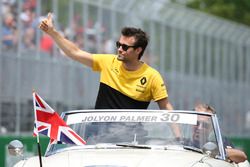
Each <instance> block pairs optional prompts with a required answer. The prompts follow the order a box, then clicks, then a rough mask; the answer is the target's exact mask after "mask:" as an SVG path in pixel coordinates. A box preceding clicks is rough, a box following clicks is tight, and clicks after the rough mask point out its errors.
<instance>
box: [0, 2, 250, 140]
mask: <svg viewBox="0 0 250 167" xmlns="http://www.w3.org/2000/svg"><path fill="white" fill-rule="evenodd" d="M11 2H12V1H10V2H7V3H3V1H2V0H0V4H1V6H3V5H5V7H6V6H7V8H8V6H11V5H12V4H11ZM13 2H15V1H13ZM8 3H9V4H8ZM26 3H27V1H26V0H24V1H16V4H14V5H13V6H15V7H16V8H15V9H14V10H15V12H13V13H11V12H9V13H8V12H7V13H8V14H9V15H7V14H6V10H3V11H2V13H3V14H2V17H0V19H1V20H0V22H1V26H0V27H1V29H0V30H1V31H5V30H6V27H7V25H5V24H6V18H11V15H12V16H15V13H19V14H20V15H21V16H20V17H17V15H16V17H12V19H13V20H14V21H15V22H16V28H13V27H10V29H11V31H8V32H9V33H10V34H9V35H12V37H13V38H12V40H5V39H6V36H5V34H1V36H0V38H1V39H2V41H3V42H2V43H1V44H0V125H1V132H0V133H2V134H4V133H15V134H17V135H19V134H20V133H22V132H30V131H32V129H33V110H32V109H33V108H32V107H33V106H32V95H31V93H32V90H33V89H35V90H36V91H37V92H38V93H39V94H40V95H41V96H42V97H43V98H45V100H47V102H48V103H49V104H50V105H51V106H52V107H53V108H55V109H56V110H57V111H59V112H61V111H64V110H71V109H79V108H81V109H84V108H92V107H93V105H94V102H95V97H96V94H97V89H98V78H99V76H98V74H96V73H93V72H92V71H91V69H87V68H85V67H84V66H82V65H80V64H78V63H75V62H73V61H71V60H69V59H68V58H66V57H65V56H64V55H63V53H62V52H61V51H60V50H59V49H58V48H57V47H56V46H55V45H54V44H53V41H51V40H50V39H49V38H48V37H47V36H46V35H44V34H42V33H41V31H40V30H39V29H37V28H36V27H37V25H38V22H39V20H41V19H42V17H41V16H45V15H46V13H47V10H46V9H47V8H50V10H51V11H53V13H54V19H55V25H56V26H57V28H58V29H59V30H61V32H62V33H63V34H64V35H65V36H67V37H68V38H69V39H71V40H73V41H74V42H75V43H76V44H77V45H78V46H79V47H80V48H83V49H85V50H87V51H89V52H93V53H95V52H97V53H114V52H115V49H114V47H113V46H114V41H115V40H116V39H117V38H119V33H120V29H121V27H123V26H137V27H141V28H143V29H144V30H146V31H147V32H148V33H149V35H150V39H151V41H150V44H149V48H148V49H147V51H146V53H145V55H144V56H143V60H144V61H145V62H147V63H149V64H150V65H152V66H153V67H154V68H156V69H158V70H159V71H160V72H161V74H162V75H163V76H164V79H165V81H166V83H167V85H168V89H169V95H170V97H169V98H170V101H171V103H173V105H174V107H175V109H192V108H193V106H194V104H195V103H196V102H197V101H202V102H205V103H209V104H211V105H212V106H214V107H215V108H216V110H217V112H218V114H219V117H220V118H221V125H222V128H223V130H224V133H225V134H226V135H228V136H242V137H243V136H249V135H250V127H249V126H248V124H249V123H250V118H248V115H250V114H249V112H250V86H249V85H250V47H249V45H250V29H249V27H246V26H243V25H239V24H236V23H233V22H229V21H226V20H222V19H220V18H217V17H214V16H210V15H207V14H203V13H200V12H197V11H194V10H190V9H187V8H185V7H184V6H178V5H176V4H172V3H169V2H168V1H167V0H158V1H153V0H128V1H123V0H114V1H113V0H96V1H91V0H82V1H80V0H78V1H77V0H74V1H73V0H72V1H66V0H60V1H58V0H53V1H45V0H44V1H42V0H37V1H36V4H35V5H34V4H33V6H32V5H30V6H28V7H27V4H26ZM25 5H26V6H25ZM24 6H25V7H24ZM12 10H13V8H12ZM7 11H8V10H7ZM4 12H5V13H4ZM34 15H35V17H34ZM7 16H8V17H7ZM38 16H39V17H38ZM9 26H10V25H9ZM7 30H9V29H7ZM155 107H156V105H155V103H152V104H151V105H150V108H155ZM247 118H248V119H247Z"/></svg>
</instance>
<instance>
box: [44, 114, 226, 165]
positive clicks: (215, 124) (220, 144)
mask: <svg viewBox="0 0 250 167" xmlns="http://www.w3.org/2000/svg"><path fill="white" fill-rule="evenodd" d="M97 112H107V113H112V112H159V113H163V112H166V110H122V109H114V110H111V109H109V110H108V109H105V110H73V111H66V112H63V113H62V114H61V117H62V118H63V119H64V120H65V118H66V117H67V116H68V115H71V114H78V113H97ZM171 112H174V113H187V114H198V115H205V116H209V117H211V120H212V124H213V128H214V133H215V138H216V140H217V142H218V149H219V153H220V155H219V156H218V157H217V158H218V159H222V160H226V154H225V149H224V146H223V139H222V136H221V131H220V127H219V123H218V118H217V116H216V114H212V113H207V112H196V111H187V110H173V111H171ZM51 146H52V144H50V143H49V144H48V147H47V150H46V152H45V156H49V155H52V154H56V153H58V152H62V151H65V150H70V149H69V148H62V149H61V150H60V151H53V152H52V151H50V148H51ZM82 148H90V147H89V146H88V147H86V146H74V147H72V149H82Z"/></svg>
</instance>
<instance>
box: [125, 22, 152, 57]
mask: <svg viewBox="0 0 250 167" xmlns="http://www.w3.org/2000/svg"><path fill="white" fill-rule="evenodd" d="M121 33H122V35H123V36H125V37H135V40H136V42H135V44H134V45H135V46H137V47H141V48H142V51H141V53H140V54H139V57H138V59H139V60H140V59H141V57H142V56H143V53H144V51H145V49H146V47H147V45H148V42H149V36H148V35H147V34H146V32H144V31H143V30H141V29H140V28H134V27H124V28H123V29H122V31H121Z"/></svg>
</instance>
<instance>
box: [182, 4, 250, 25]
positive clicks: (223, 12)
mask: <svg viewBox="0 0 250 167" xmlns="http://www.w3.org/2000/svg"><path fill="white" fill-rule="evenodd" d="M186 5H187V6H188V7H191V8H194V9H199V10H201V11H204V12H207V13H210V14H214V15H217V16H220V17H223V18H226V19H230V20H233V21H236V22H239V23H242V24H246V25H248V26H250V1H249V0H189V1H187V3H186Z"/></svg>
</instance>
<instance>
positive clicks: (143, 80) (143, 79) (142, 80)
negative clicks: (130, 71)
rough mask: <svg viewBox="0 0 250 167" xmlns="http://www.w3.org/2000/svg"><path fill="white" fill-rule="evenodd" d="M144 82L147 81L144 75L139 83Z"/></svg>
mask: <svg viewBox="0 0 250 167" xmlns="http://www.w3.org/2000/svg"><path fill="white" fill-rule="evenodd" d="M146 82H147V79H146V77H143V78H142V79H141V84H142V85H144V84H145V83H146Z"/></svg>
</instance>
